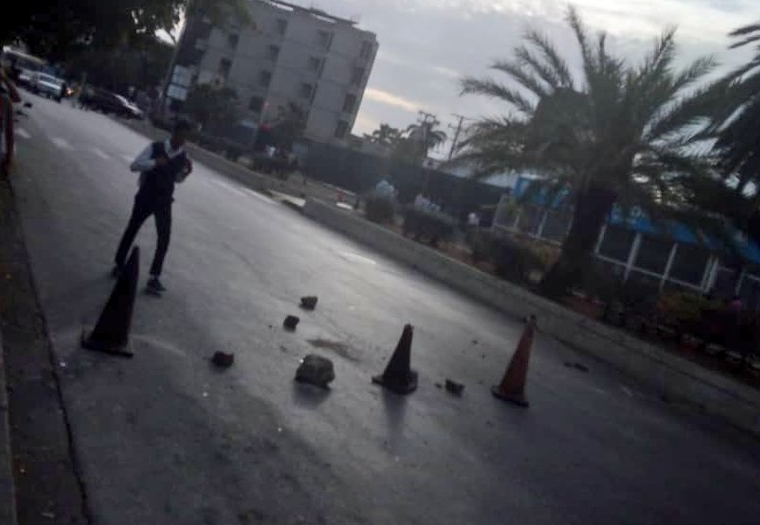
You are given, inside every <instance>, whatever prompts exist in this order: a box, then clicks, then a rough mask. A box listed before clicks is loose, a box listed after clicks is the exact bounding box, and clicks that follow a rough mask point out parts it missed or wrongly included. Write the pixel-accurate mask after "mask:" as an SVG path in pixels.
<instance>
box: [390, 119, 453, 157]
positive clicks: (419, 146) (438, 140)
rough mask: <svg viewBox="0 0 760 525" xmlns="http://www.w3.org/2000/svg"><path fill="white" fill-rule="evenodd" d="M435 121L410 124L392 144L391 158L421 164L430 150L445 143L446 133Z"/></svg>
mask: <svg viewBox="0 0 760 525" xmlns="http://www.w3.org/2000/svg"><path fill="white" fill-rule="evenodd" d="M440 124H441V123H440V122H439V121H438V120H437V119H433V120H425V121H423V122H420V123H416V124H411V125H410V126H408V127H407V128H406V130H405V131H404V133H402V134H401V136H399V137H398V139H397V140H396V141H395V144H394V150H393V156H394V157H395V158H397V159H400V160H404V161H406V162H411V163H414V164H421V163H422V162H424V161H425V159H426V158H427V156H428V153H429V152H430V150H432V149H434V148H435V147H437V146H439V145H440V144H443V143H444V142H446V133H445V132H444V131H442V130H440V129H437V128H438V126H440Z"/></svg>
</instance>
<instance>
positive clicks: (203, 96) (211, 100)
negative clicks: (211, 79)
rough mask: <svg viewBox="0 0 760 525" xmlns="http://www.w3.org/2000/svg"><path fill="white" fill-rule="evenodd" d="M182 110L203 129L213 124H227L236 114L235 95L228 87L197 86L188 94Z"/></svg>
mask: <svg viewBox="0 0 760 525" xmlns="http://www.w3.org/2000/svg"><path fill="white" fill-rule="evenodd" d="M183 109H184V111H185V112H186V113H187V114H188V115H190V116H191V117H193V118H194V119H195V120H197V121H198V122H200V123H201V125H202V126H203V127H204V128H205V127H207V126H208V125H209V124H211V123H215V122H229V121H232V120H234V119H235V117H236V114H237V93H236V92H235V90H234V89H232V88H229V87H217V86H213V85H211V84H198V85H196V86H194V87H193V88H192V89H191V90H190V93H188V95H187V100H186V101H185V105H184V108H183Z"/></svg>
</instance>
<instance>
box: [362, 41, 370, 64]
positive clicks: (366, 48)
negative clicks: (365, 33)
mask: <svg viewBox="0 0 760 525" xmlns="http://www.w3.org/2000/svg"><path fill="white" fill-rule="evenodd" d="M371 54H372V42H370V41H369V40H365V41H364V42H362V49H361V51H360V52H359V56H360V57H361V58H364V59H368V58H369V57H370V55H371Z"/></svg>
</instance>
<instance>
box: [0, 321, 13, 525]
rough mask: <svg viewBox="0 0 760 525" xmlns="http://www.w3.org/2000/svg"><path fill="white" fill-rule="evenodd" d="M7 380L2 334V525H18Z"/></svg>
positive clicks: (0, 423) (0, 353)
mask: <svg viewBox="0 0 760 525" xmlns="http://www.w3.org/2000/svg"><path fill="white" fill-rule="evenodd" d="M7 388H8V387H7V383H6V380H5V353H4V350H3V337H2V334H0V523H3V524H7V525H15V524H16V497H15V484H14V482H13V455H12V453H11V435H10V425H9V424H8V390H7Z"/></svg>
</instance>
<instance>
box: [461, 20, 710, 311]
mask: <svg viewBox="0 0 760 525" xmlns="http://www.w3.org/2000/svg"><path fill="white" fill-rule="evenodd" d="M567 21H568V23H569V24H570V26H571V28H572V30H573V32H574V34H575V39H576V41H577V44H578V46H579V48H580V52H581V56H582V59H583V63H582V65H583V68H582V75H579V78H576V75H574V74H573V73H572V72H571V68H570V65H569V64H568V62H567V61H566V60H565V59H564V58H563V57H561V56H560V54H559V52H558V51H557V49H556V47H555V46H554V45H553V44H552V43H551V42H550V41H549V40H548V39H547V38H546V37H544V36H543V35H541V34H540V33H538V32H536V31H528V32H527V33H526V35H525V41H526V45H521V46H519V47H517V48H516V49H515V52H514V58H513V59H512V60H506V61H505V60H501V61H497V62H495V63H494V64H493V66H492V68H493V69H494V70H495V71H498V72H500V73H504V74H506V75H507V76H508V77H509V78H510V79H511V80H512V81H513V82H515V83H516V84H517V86H519V88H520V89H515V88H513V87H511V86H508V85H505V84H502V83H500V82H498V81H496V80H493V79H492V78H483V79H478V78H465V79H463V80H462V88H463V93H464V94H476V95H483V96H487V97H491V98H494V99H496V100H498V101H501V102H506V103H507V104H508V105H509V106H510V108H511V112H509V113H508V114H506V115H504V116H501V117H493V118H484V119H482V120H480V121H478V122H476V123H475V124H474V125H473V126H472V128H471V129H470V134H469V136H468V139H467V140H466V141H465V142H464V143H463V153H462V154H461V155H460V156H461V157H462V158H465V159H471V160H474V161H476V162H477V164H478V165H479V167H480V174H482V175H488V174H492V173H496V172H503V171H505V170H529V171H532V172H535V173H538V174H541V175H542V176H543V180H542V182H541V185H542V186H544V187H550V188H554V189H566V190H570V195H571V203H572V208H573V222H572V225H571V227H570V231H569V233H568V236H567V237H566V239H565V242H564V244H563V249H562V255H561V257H560V258H559V260H558V261H557V263H556V264H555V265H554V266H553V267H552V268H551V270H550V271H549V272H548V273H547V275H546V277H545V279H544V282H543V286H542V287H543V291H544V293H546V294H547V295H550V296H557V295H560V294H562V293H564V292H565V291H566V290H567V289H568V288H569V287H570V286H572V285H573V284H575V283H577V282H578V280H579V279H580V277H581V276H582V273H583V271H584V268H585V264H586V263H587V262H588V258H589V256H590V254H591V251H592V249H593V247H594V245H595V242H596V240H597V238H598V236H599V232H600V230H601V227H602V225H603V224H604V222H605V220H606V219H607V217H608V216H609V214H610V212H611V210H612V207H613V205H614V204H615V203H616V202H618V203H620V204H621V205H622V206H624V207H627V206H630V205H633V204H637V205H642V206H644V207H647V206H650V207H656V208H663V207H664V208H674V207H677V206H679V205H682V204H685V201H686V199H687V198H688V196H689V193H688V191H687V189H688V190H691V188H686V184H685V183H686V181H688V180H689V179H690V178H693V177H695V176H703V175H705V174H706V170H707V165H708V162H707V156H706V154H703V153H700V152H698V151H697V150H695V148H694V145H695V144H697V142H698V141H699V140H700V139H701V137H700V136H698V134H697V132H696V131H697V130H696V129H695V125H697V124H699V123H701V122H703V119H704V118H705V117H706V116H707V115H708V114H709V111H710V108H711V104H712V103H713V101H714V98H715V97H716V92H715V89H714V88H712V86H706V87H701V88H697V87H695V83H696V82H697V81H699V80H700V79H701V78H702V77H703V76H704V75H705V74H707V73H708V72H709V71H711V70H712V68H713V67H714V61H713V60H712V58H702V59H699V60H697V61H695V62H693V63H692V64H691V65H689V66H688V67H687V68H685V69H683V70H681V71H678V72H675V71H674V70H673V61H674V58H675V39H674V36H675V31H674V30H673V29H669V30H666V31H664V32H663V33H662V35H661V36H660V37H659V38H658V39H657V41H656V42H655V45H654V47H653V49H652V50H651V51H650V53H649V54H648V55H647V56H646V57H645V59H644V60H643V61H642V63H640V64H638V65H631V64H628V63H626V61H625V60H623V59H621V58H619V57H616V56H614V55H613V54H611V53H610V52H609V50H608V49H607V46H606V35H605V33H603V32H602V33H599V34H598V35H596V37H595V38H594V37H592V36H591V35H589V33H588V32H587V31H586V29H585V28H584V26H583V24H582V22H581V20H580V18H579V16H578V14H577V12H576V11H575V10H574V9H573V8H570V9H568V13H567ZM534 186H538V184H537V185H534Z"/></svg>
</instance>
